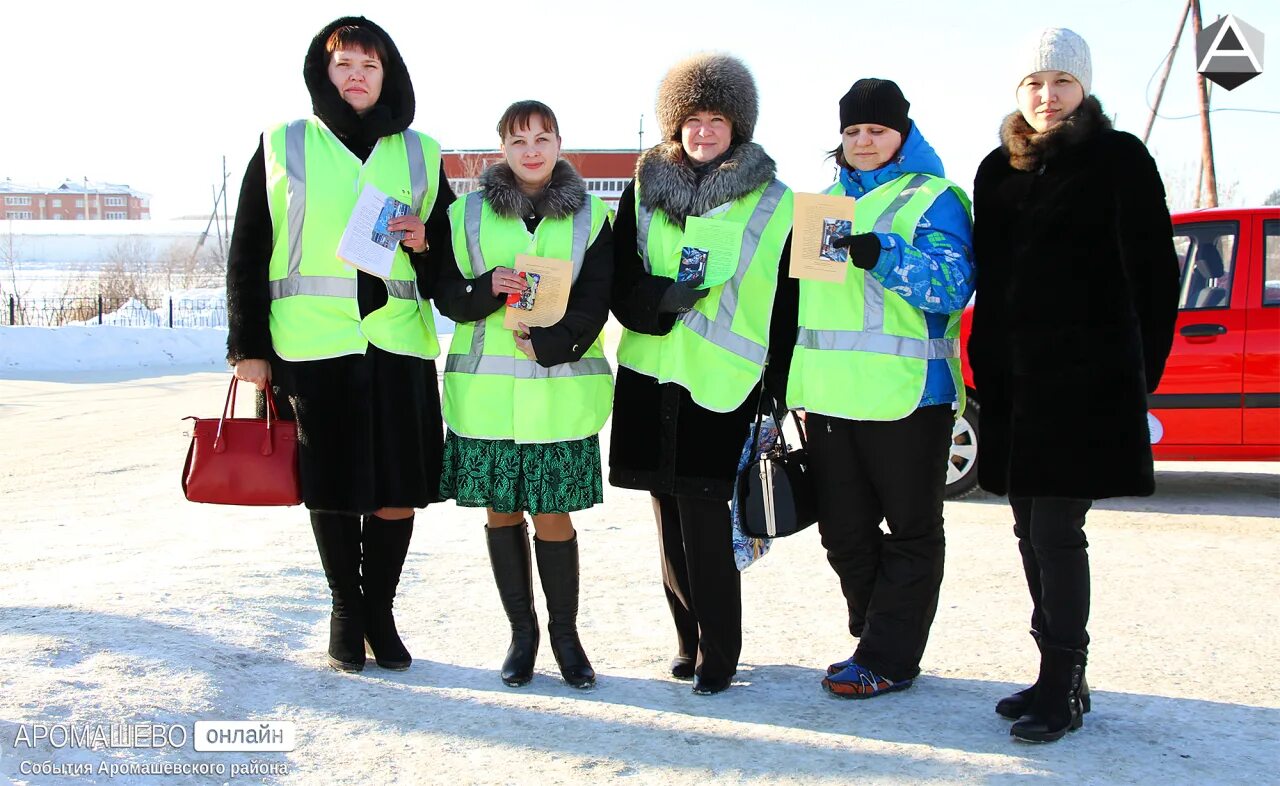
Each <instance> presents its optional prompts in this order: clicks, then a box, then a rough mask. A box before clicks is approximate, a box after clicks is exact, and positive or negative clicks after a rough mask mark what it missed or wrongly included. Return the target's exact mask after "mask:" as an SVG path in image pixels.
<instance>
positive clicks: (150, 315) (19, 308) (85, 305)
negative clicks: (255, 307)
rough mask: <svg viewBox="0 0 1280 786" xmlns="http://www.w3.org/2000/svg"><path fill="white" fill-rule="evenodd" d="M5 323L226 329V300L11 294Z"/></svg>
mask: <svg viewBox="0 0 1280 786" xmlns="http://www.w3.org/2000/svg"><path fill="white" fill-rule="evenodd" d="M5 306H6V313H5V315H4V316H5V317H6V319H5V320H4V324H7V325H28V326H36V327H60V326H63V325H117V326H123V327H171V328H174V327H226V326H227V301H226V300H225V299H224V298H193V297H158V298H156V297H147V298H131V297H104V296H102V295H99V296H97V297H54V298H22V297H17V296H15V295H10V296H9V298H8V303H7V304H5Z"/></svg>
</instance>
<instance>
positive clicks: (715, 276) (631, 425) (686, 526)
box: [609, 54, 795, 694]
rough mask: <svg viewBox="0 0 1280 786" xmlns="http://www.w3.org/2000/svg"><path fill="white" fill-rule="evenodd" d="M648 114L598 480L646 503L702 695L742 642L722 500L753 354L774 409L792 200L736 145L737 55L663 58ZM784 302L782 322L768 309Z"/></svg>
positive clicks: (629, 218) (768, 168)
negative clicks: (635, 493)
mask: <svg viewBox="0 0 1280 786" xmlns="http://www.w3.org/2000/svg"><path fill="white" fill-rule="evenodd" d="M657 109H658V119H659V122H660V124H661V127H662V134H663V141H662V142H661V143H660V144H658V145H657V146H655V147H653V148H651V149H649V150H647V151H645V152H644V153H643V154H642V155H641V157H640V160H639V161H638V162H637V164H636V177H635V179H634V180H633V181H632V182H631V184H630V185H629V186H628V187H627V189H626V191H624V192H623V194H622V198H621V200H620V201H619V203H618V215H617V218H616V220H615V222H614V231H615V236H616V242H615V243H614V258H615V274H614V281H613V305H612V307H613V313H614V315H615V316H617V318H618V321H619V322H621V323H622V325H623V327H624V328H625V329H626V330H625V331H624V333H623V338H622V342H621V344H620V345H619V348H618V364H619V366H620V368H619V370H618V382H617V388H616V390H615V396H614V415H613V432H612V438H611V442H610V454H609V482H610V483H612V484H613V485H615V486H622V487H624V488H632V489H640V490H642V491H648V492H649V493H650V494H651V495H652V497H653V509H654V515H655V517H656V518H657V524H658V540H659V546H660V549H661V558H662V579H663V587H664V588H665V590H666V596H667V602H668V605H669V607H670V609H671V616H672V619H673V621H674V622H675V627H676V640H677V651H676V657H675V659H674V660H673V661H672V662H671V673H672V675H673V676H675V677H676V678H678V679H693V691H694V692H695V693H698V694H712V693H719V692H720V691H723V690H724V689H725V688H727V687H729V685H730V683H731V681H732V679H733V676H734V674H735V673H736V671H737V665H738V655H739V652H740V651H741V648H742V600H741V585H740V580H739V575H738V570H737V567H736V565H735V563H734V558H733V548H732V539H731V523H730V517H729V505H728V501H729V499H730V497H731V496H732V494H733V483H734V477H735V474H736V469H737V463H738V457H739V455H740V453H741V451H742V445H743V440H744V439H745V437H746V434H747V429H748V423H749V421H750V420H751V419H752V417H753V416H754V413H755V405H756V400H757V395H758V392H759V389H760V388H759V385H760V383H761V379H762V377H763V376H764V373H765V372H764V370H765V366H766V359H768V360H769V376H770V379H771V383H770V384H769V385H768V387H769V389H770V391H771V392H772V393H773V395H774V396H775V397H776V398H777V399H778V400H782V398H783V395H784V388H783V385H784V384H785V380H786V370H785V366H786V362H787V360H788V357H789V355H790V346H791V343H792V341H793V339H794V327H795V323H794V308H795V305H794V297H795V291H794V287H793V286H791V285H790V284H789V283H788V282H789V279H788V278H787V274H786V270H785V260H786V259H787V255H788V253H787V252H788V249H789V243H790V231H791V212H792V195H791V191H790V190H789V189H788V188H787V187H786V186H784V185H783V184H782V183H781V182H779V181H778V180H777V179H776V178H775V177H774V175H775V171H776V166H775V165H774V162H773V159H772V158H770V157H769V156H768V154H766V153H765V152H764V149H763V148H761V147H760V146H759V145H757V144H755V143H754V142H752V141H751V139H752V135H753V133H754V130H755V125H756V117H757V114H758V111H759V110H758V97H757V93H756V86H755V80H754V79H753V78H752V76H751V73H750V72H749V71H748V70H747V68H746V66H745V65H743V63H742V62H741V61H740V60H738V59H736V58H733V57H729V56H727V55H712V54H702V55H697V56H694V57H691V58H689V59H687V60H685V61H683V62H681V63H679V64H677V65H676V66H674V67H673V68H672V69H671V70H670V71H669V72H668V73H667V75H666V77H665V78H664V79H663V81H662V84H661V86H660V87H659V89H658V106H657ZM726 237H727V238H729V240H728V241H727V242H726V241H725V240H724V238H726ZM714 238H720V240H718V241H716V240H714ZM682 273H683V274H682ZM677 279H679V280H677ZM788 303H789V304H790V310H791V314H789V315H787V314H781V313H778V314H775V313H774V312H775V306H776V307H777V309H779V310H783V311H785V310H786V309H787V304H788ZM779 326H781V328H780V330H781V333H780V334H779ZM788 327H789V328H790V329H791V330H790V331H788V329H787V328H788ZM771 347H782V348H783V349H784V350H785V351H784V352H782V353H780V354H781V355H782V357H779V356H774V357H770V355H769V350H770V348H771Z"/></svg>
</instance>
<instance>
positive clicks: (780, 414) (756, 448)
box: [751, 360, 809, 457]
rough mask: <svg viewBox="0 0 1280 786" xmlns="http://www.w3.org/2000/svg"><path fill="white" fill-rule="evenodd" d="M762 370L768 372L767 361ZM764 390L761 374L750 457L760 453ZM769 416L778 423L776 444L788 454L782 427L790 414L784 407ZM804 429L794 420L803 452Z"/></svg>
mask: <svg viewBox="0 0 1280 786" xmlns="http://www.w3.org/2000/svg"><path fill="white" fill-rule="evenodd" d="M764 368H765V370H768V368H769V362H768V361H767V360H766V361H765V364H764ZM765 390H766V387H765V384H764V375H763V374H761V376H760V397H759V398H758V399H756V431H755V438H754V440H753V442H752V445H751V455H752V457H756V456H758V454H759V452H760V434H761V430H762V426H763V425H764V406H765V405H764V397H765ZM774 403H775V404H777V403H778V402H777V400H776V399H775V400H774ZM770 414H772V415H773V419H774V420H775V421H777V423H778V444H779V445H781V446H782V452H783V453H790V452H791V448H790V446H788V445H787V437H786V435H785V434H783V432H782V427H783V425H785V423H786V419H787V415H789V414H791V410H789V409H786V408H785V407H784V408H783V409H782V410H781V411H778V410H774V411H773V412H772V413H770ZM804 429H805V426H804V423H802V422H801V421H800V418H796V433H797V434H799V435H800V447H802V448H804V449H805V450H808V449H809V440H808V438H807V435H806V434H805V433H804Z"/></svg>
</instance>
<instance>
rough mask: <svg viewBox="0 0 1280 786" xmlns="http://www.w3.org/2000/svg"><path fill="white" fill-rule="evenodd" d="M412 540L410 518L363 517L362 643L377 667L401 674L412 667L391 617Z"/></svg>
mask: <svg viewBox="0 0 1280 786" xmlns="http://www.w3.org/2000/svg"><path fill="white" fill-rule="evenodd" d="M412 537H413V516H409V517H408V518H404V519H384V518H380V517H378V516H372V515H371V516H365V517H364V530H363V531H362V533H361V539H362V540H363V542H364V564H363V566H362V572H363V576H362V577H361V585H362V586H363V587H364V606H365V631H364V635H365V643H366V644H367V645H368V647H369V651H370V652H371V653H372V654H373V657H374V660H375V661H376V662H377V664H378V665H379V666H381V667H382V668H384V669H391V670H392V671H404V670H405V669H407V668H409V664H411V663H413V657H412V656H411V655H410V654H409V650H407V649H405V646H404V642H403V641H401V640H400V633H399V631H397V630H396V619H395V617H394V616H393V615H392V613H391V607H392V603H393V602H394V600H395V597H396V586H397V585H398V584H399V583H400V571H401V570H402V569H403V568H404V560H405V557H406V556H407V555H408V553H409V540H410V539H411V538H412Z"/></svg>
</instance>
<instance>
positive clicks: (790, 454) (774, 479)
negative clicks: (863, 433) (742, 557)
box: [737, 384, 818, 538]
mask: <svg viewBox="0 0 1280 786" xmlns="http://www.w3.org/2000/svg"><path fill="white" fill-rule="evenodd" d="M764 410H765V391H764V385H763V384H762V385H761V388H760V401H759V402H758V403H757V404H756V428H755V443H754V445H753V447H752V450H751V459H750V460H749V461H748V462H747V466H746V467H744V468H743V470H742V472H740V473H738V481H737V483H738V500H739V504H740V505H741V513H742V530H743V532H745V533H747V534H748V535H750V536H751V537H753V538H782V537H786V536H787V535H794V534H795V533H797V532H799V531H800V530H802V529H804V528H805V527H807V526H809V525H810V524H812V523H814V522H815V521H817V520H818V505H817V493H816V490H815V488H814V484H813V473H812V472H810V470H809V465H808V452H807V449H808V442H807V440H806V439H805V433H804V424H803V423H801V422H800V420H799V419H798V418H797V419H796V430H797V431H798V432H799V434H800V448H799V449H798V450H791V449H790V448H789V447H788V446H787V439H786V437H785V436H783V433H782V427H783V424H784V422H785V419H786V416H787V414H789V413H788V412H785V411H784V412H783V413H782V414H781V415H779V414H777V413H775V414H774V417H775V418H776V419H777V422H778V439H777V441H776V442H774V444H773V447H771V448H769V449H768V450H766V451H764V452H761V451H760V432H761V424H762V423H763V422H764Z"/></svg>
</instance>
